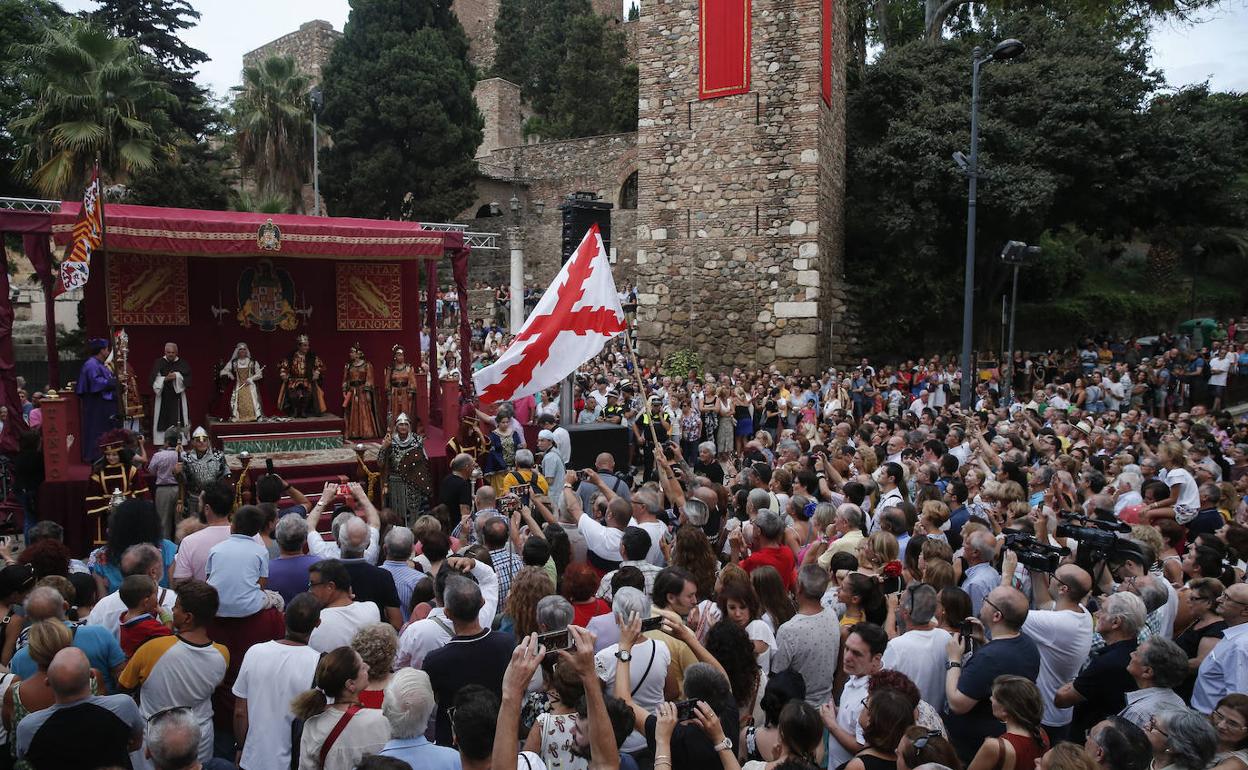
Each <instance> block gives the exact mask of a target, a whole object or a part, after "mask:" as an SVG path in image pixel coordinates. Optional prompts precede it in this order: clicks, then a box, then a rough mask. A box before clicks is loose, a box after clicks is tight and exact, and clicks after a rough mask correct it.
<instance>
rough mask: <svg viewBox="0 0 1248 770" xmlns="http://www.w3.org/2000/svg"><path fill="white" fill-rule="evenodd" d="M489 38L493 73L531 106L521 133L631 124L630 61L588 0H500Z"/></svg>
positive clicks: (605, 129) (579, 131)
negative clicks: (492, 41)
mask: <svg viewBox="0 0 1248 770" xmlns="http://www.w3.org/2000/svg"><path fill="white" fill-rule="evenodd" d="M495 40H496V41H497V43H498V52H497V55H496V57H495V65H494V74H495V75H496V76H498V77H502V78H506V79H507V80H510V81H512V82H513V83H516V84H517V85H519V86H520V89H521V93H522V94H523V96H524V98H525V100H526V101H527V102H528V103H529V104H530V105H531V106H532V107H533V110H534V112H535V113H536V116H535V118H534V119H533V120H532V121H531V122H530V123H529V125H527V126H526V131H527V132H528V133H531V134H539V135H541V136H544V137H547V138H552V139H568V138H574V137H578V136H593V135H596V134H606V133H615V132H618V131H633V130H636V127H637V88H638V86H637V72H636V67H635V66H634V65H631V64H629V63H628V51H627V48H626V46H625V41H624V34H623V33H622V32H621V31H620V30H619V29H616V28H615V24H614V22H612V21H611V20H610V19H609V18H608V17H605V16H599V15H598V14H597V13H595V12H594V9H593V7H592V6H591V5H590V3H589V0H503V2H502V3H501V5H500V6H499V15H498V21H497V23H496V26H495Z"/></svg>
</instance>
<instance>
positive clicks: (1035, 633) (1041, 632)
mask: <svg viewBox="0 0 1248 770" xmlns="http://www.w3.org/2000/svg"><path fill="white" fill-rule="evenodd" d="M1017 569H1018V554H1017V553H1016V552H1015V551H1013V550H1008V551H1006V552H1005V556H1004V557H1003V559H1002V563H1001V584H1002V585H1006V586H1008V585H1012V584H1013V581H1014V572H1015V571H1016V570H1017ZM1029 571H1030V572H1031V585H1032V590H1033V593H1034V594H1035V601H1036V604H1037V605H1038V607H1039V608H1038V609H1033V610H1031V611H1030V612H1028V613H1027V620H1026V622H1024V623H1023V634H1025V635H1026V636H1028V637H1030V638H1031V640H1032V641H1033V642H1035V643H1036V647H1037V648H1038V649H1039V651H1040V676H1039V678H1038V679H1036V686H1037V687H1039V688H1040V694H1041V695H1042V696H1043V697H1044V719H1043V722H1042V724H1043V725H1044V731H1045V732H1046V733H1048V734H1049V739H1050V740H1051V741H1052V742H1054V743H1056V742H1058V741H1063V740H1066V738H1067V736H1068V735H1069V734H1070V723H1071V720H1072V719H1073V718H1074V709H1073V708H1058V707H1057V706H1056V705H1055V703H1054V699H1055V697H1056V696H1057V691H1058V689H1059V688H1060V687H1061V686H1062V685H1064V684H1066V683H1067V682H1069V681H1071V680H1073V679H1074V678H1075V675H1076V674H1078V673H1079V669H1080V668H1081V667H1082V666H1083V664H1084V663H1086V662H1087V660H1088V653H1089V652H1090V651H1091V650H1092V622H1091V618H1090V616H1089V614H1088V611H1087V610H1085V609H1084V608H1083V606H1082V605H1080V601H1082V600H1083V598H1084V597H1085V596H1087V595H1088V593H1090V592H1091V590H1092V576H1091V575H1089V574H1088V573H1087V572H1086V571H1085V570H1084V569H1083V568H1082V567H1079V566H1077V565H1074V564H1063V565H1062V566H1060V567H1058V568H1057V569H1056V570H1055V571H1053V572H1051V573H1045V572H1038V571H1036V570H1031V569H1030V568H1029ZM1050 597H1052V601H1051V602H1050ZM1050 604H1051V605H1052V609H1047V606H1048V605H1050Z"/></svg>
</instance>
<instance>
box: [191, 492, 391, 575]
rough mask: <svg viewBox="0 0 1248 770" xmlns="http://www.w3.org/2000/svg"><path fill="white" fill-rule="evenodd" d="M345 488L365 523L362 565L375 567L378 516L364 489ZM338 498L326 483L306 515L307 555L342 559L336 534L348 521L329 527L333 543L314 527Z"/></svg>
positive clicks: (340, 519) (378, 545) (338, 518)
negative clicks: (366, 535) (366, 523)
mask: <svg viewBox="0 0 1248 770" xmlns="http://www.w3.org/2000/svg"><path fill="white" fill-rule="evenodd" d="M347 487H348V489H349V490H350V493H351V497H352V498H353V500H354V508H355V514H354V515H356V516H360V517H361V518H363V519H364V520H365V521H366V522H368V546H367V547H366V548H365V549H364V561H366V562H368V563H369V564H376V563H377V554H378V553H379V551H380V548H381V543H380V539H381V534H380V532H381V516H380V515H378V513H377V509H376V508H374V507H373V504H372V502H371V501H370V500H369V499H368V495H367V494H365V492H364V488H363V487H361V486H360V485H359V484H358V483H357V482H354V481H352V482H351V483H349V484H348V485H347ZM338 496H339V495H338V485H337V484H334V483H328V484H326V485H325V489H324V491H322V492H321V497H320V499H319V500H317V501H316V505H314V506H312V510H310V511H308V553H310V554H312V555H313V556H319V557H320V558H322V559H338V558H340V557H341V556H342V551H340V550H339V548H338V530H339V528H341V527H342V524H343V522H345V521H346V519H347V517H345V516H342V515H341V514H339V515H338V516H336V517H334V523H333V525H332V526H331V530H332V532H333V536H334V539H333V540H326V539H325V538H323V537H321V533H320V532H318V531H317V527H319V526H320V523H321V514H322V513H324V512H325V511H326V510H329V509H331V508H332V506H333V504H334V502H335V501H336V500H337V499H338ZM344 502H346V503H347V504H348V505H351V504H352V501H350V500H344ZM188 539H189V538H188Z"/></svg>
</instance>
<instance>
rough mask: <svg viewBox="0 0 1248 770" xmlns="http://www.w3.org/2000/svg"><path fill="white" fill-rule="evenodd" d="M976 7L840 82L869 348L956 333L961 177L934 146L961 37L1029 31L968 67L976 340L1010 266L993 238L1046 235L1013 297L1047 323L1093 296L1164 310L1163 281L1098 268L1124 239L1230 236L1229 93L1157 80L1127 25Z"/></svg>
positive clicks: (954, 126)
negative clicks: (1002, 57) (975, 184)
mask: <svg viewBox="0 0 1248 770" xmlns="http://www.w3.org/2000/svg"><path fill="white" fill-rule="evenodd" d="M976 23H977V24H978V25H980V26H979V28H978V29H977V30H975V31H973V32H966V33H965V34H963V35H962V36H960V37H957V38H954V39H952V40H949V41H946V42H944V43H943V44H941V45H935V46H934V45H930V44H927V43H924V42H922V41H912V42H908V43H905V44H902V45H896V46H894V47H892V48H889V49H887V50H886V51H884V52H883V53H882V54H881V55H880V56H879V58H878V59H877V60H876V61H875V62H873V63H872V64H870V65H868V66H867V67H866V68H865V69H864V71H863V74H862V77H861V79H860V80H859V81H858V82H856V83H854V84H852V90H851V92H850V94H849V98H848V105H847V115H848V127H847V130H848V149H847V174H846V179H847V191H846V195H847V203H846V236H847V244H846V264H847V274H848V277H849V279H850V280H851V281H852V282H853V283H854V284H855V286H857V287H858V292H857V297H858V299H859V300H860V303H859V315H860V318H861V320H862V321H863V322H864V327H865V328H869V329H872V330H873V332H874V334H876V335H877V336H876V337H875V338H873V339H872V340H871V341H870V344H871V347H872V349H877V350H888V351H892V352H897V353H917V352H919V351H922V350H930V349H932V348H934V347H936V348H939V347H952V346H953V345H954V344H955V343H956V339H957V337H958V334H959V330H960V328H961V324H960V321H961V308H962V300H961V297H962V288H963V284H962V277H963V269H962V266H963V261H964V256H965V237H966V229H965V228H966V180H965V177H964V176H963V175H962V174H961V173H960V172H959V171H958V169H957V167H956V166H954V165H953V164H952V163H951V162H950V160H949V157H950V155H951V154H952V153H953V152H954V151H958V150H961V151H965V150H966V149H967V146H968V144H969V138H968V136H969V120H968V114H969V91H970V58H971V56H970V54H971V48H972V47H973V46H974V45H975V44H981V45H983V44H988V43H989V42H990V41H993V40H998V39H1001V38H1004V37H1007V36H1008V37H1018V38H1019V39H1021V40H1024V41H1026V43H1027V45H1028V51H1027V53H1026V54H1025V56H1024V57H1023V58H1021V59H1018V60H1015V61H1012V62H1009V63H996V64H991V65H989V66H988V67H986V68H985V69H984V71H983V76H982V94H981V109H980V120H981V123H980V126H981V153H980V164H981V175H982V177H981V181H980V187H979V225H978V239H977V246H978V248H977V254H976V259H977V261H976V319H977V322H978V323H977V338H978V340H977V341H978V342H979V343H980V345H984V346H987V345H989V344H990V343H991V342H992V338H993V337H994V335H995V334H996V332H997V331H998V329H999V317H1000V312H999V308H1000V301H1001V296H1002V294H1003V293H1004V292H1007V291H1008V290H1009V279H1010V277H1011V274H1012V271H1011V270H1010V269H1007V267H1006V266H1005V265H1003V264H1002V263H1001V261H1000V259H999V258H998V254H999V251H1000V248H1001V244H1002V243H1004V242H1005V241H1006V240H1011V239H1013V240H1024V241H1027V242H1029V243H1038V244H1040V245H1041V246H1042V247H1043V248H1044V249H1045V256H1044V258H1043V259H1042V260H1041V263H1040V264H1039V265H1036V266H1032V267H1028V268H1026V269H1025V270H1024V271H1023V274H1022V280H1021V288H1022V294H1021V296H1022V299H1024V300H1026V301H1033V302H1037V303H1043V305H1044V308H1045V310H1044V313H1045V315H1044V317H1045V318H1046V319H1047V320H1046V328H1047V329H1050V330H1054V329H1056V327H1057V325H1059V324H1060V323H1063V322H1064V320H1063V319H1067V320H1071V321H1072V322H1074V321H1080V322H1082V321H1084V320H1087V318H1086V314H1087V313H1088V312H1095V311H1096V309H1097V308H1100V309H1101V311H1104V310H1105V309H1107V308H1114V309H1116V311H1118V310H1120V311H1121V312H1122V313H1123V314H1124V317H1125V318H1130V319H1134V320H1137V321H1141V322H1142V321H1145V320H1154V319H1156V318H1159V317H1161V316H1164V315H1165V314H1166V313H1167V312H1170V311H1173V310H1174V309H1175V305H1174V303H1173V302H1170V301H1169V300H1167V299H1166V297H1165V296H1163V295H1165V294H1166V292H1167V291H1168V290H1169V291H1170V293H1173V287H1172V286H1167V285H1164V284H1163V285H1155V284H1156V282H1148V281H1142V282H1141V285H1139V286H1138V287H1136V288H1134V289H1132V291H1128V290H1127V289H1125V288H1123V286H1122V284H1121V283H1120V282H1118V281H1115V280H1113V276H1114V275H1115V273H1116V271H1118V270H1119V269H1120V266H1119V259H1120V256H1121V255H1122V254H1123V253H1124V251H1126V250H1127V247H1128V245H1129V244H1130V243H1132V242H1134V241H1145V242H1150V241H1153V240H1164V241H1167V242H1170V243H1172V244H1173V245H1172V247H1171V249H1172V251H1174V252H1175V253H1176V254H1177V255H1180V256H1185V255H1186V254H1187V253H1188V252H1189V251H1190V248H1191V246H1192V244H1194V243H1196V242H1198V241H1199V242H1202V243H1204V244H1205V249H1206V250H1207V251H1208V252H1209V254H1210V255H1211V256H1215V257H1216V258H1217V259H1225V258H1229V257H1228V255H1231V254H1240V253H1242V252H1243V251H1245V250H1243V249H1240V248H1239V246H1242V245H1248V237H1245V238H1241V237H1240V236H1241V235H1243V234H1244V233H1243V227H1244V225H1245V222H1246V220H1248V217H1246V216H1245V204H1244V202H1245V200H1246V198H1248V196H1245V195H1244V185H1243V180H1244V178H1245V172H1246V171H1248V169H1246V164H1248V154H1246V152H1245V151H1246V150H1248V137H1246V135H1245V131H1246V130H1248V129H1246V128H1245V127H1246V126H1248V121H1245V117H1246V115H1245V112H1244V110H1245V109H1248V106H1246V104H1245V99H1244V97H1242V96H1232V95H1225V94H1210V93H1208V91H1207V90H1206V89H1203V88H1196V89H1184V90H1181V91H1179V92H1177V93H1172V94H1163V92H1162V91H1161V89H1162V86H1163V83H1162V82H1161V80H1160V78H1159V77H1158V76H1157V75H1155V74H1154V73H1152V72H1150V71H1149V70H1148V66H1147V55H1148V51H1147V48H1146V47H1145V46H1144V45H1143V43H1142V42H1141V41H1140V39H1139V38H1138V36H1137V35H1136V33H1135V32H1132V33H1131V34H1127V35H1124V34H1123V32H1122V30H1121V29H1119V28H1116V27H1114V26H1113V25H1107V24H1104V23H1102V22H1100V21H1097V20H1095V19H1089V18H1088V17H1086V16H1082V15H1078V14H1074V15H1071V16H1070V17H1067V18H1059V17H1057V16H1056V15H1055V14H1053V13H1051V12H1049V13H1042V12H1031V13H1025V14H1024V13H1011V14H1005V13H1002V12H997V11H988V12H984V13H982V14H980V15H979V16H978V17H977V18H976ZM1215 244H1216V245H1215ZM1237 244H1238V245H1237ZM1101 278H1104V279H1105V280H1104V281H1103V282H1102V283H1098V282H1097V281H1098V280H1099V279H1101ZM1024 307H1025V306H1024ZM1022 317H1023V313H1022V311H1021V310H1020V319H1021V318H1022ZM1092 326H1098V324H1095V323H1094V324H1092ZM1086 328H1087V327H1086V326H1085V327H1084V329H1085V330H1086ZM1054 333H1056V332H1054Z"/></svg>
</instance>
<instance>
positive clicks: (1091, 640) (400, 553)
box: [0, 325, 1248, 770]
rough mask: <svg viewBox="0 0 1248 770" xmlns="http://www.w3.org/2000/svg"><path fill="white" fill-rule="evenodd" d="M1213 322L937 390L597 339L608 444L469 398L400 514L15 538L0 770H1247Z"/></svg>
mask: <svg viewBox="0 0 1248 770" xmlns="http://www.w3.org/2000/svg"><path fill="white" fill-rule="evenodd" d="M1243 331H1244V332H1245V333H1248V328H1245V329H1244V330H1243ZM1239 333H1240V329H1238V328H1236V327H1235V326H1234V325H1231V327H1230V328H1228V329H1227V338H1226V339H1223V340H1218V339H1211V340H1210V341H1209V342H1210V346H1209V351H1208V352H1207V353H1206V352H1204V351H1202V350H1201V347H1202V346H1199V345H1194V344H1190V343H1184V342H1182V341H1178V340H1176V341H1174V342H1173V344H1171V342H1170V341H1159V344H1158V346H1157V347H1156V349H1155V350H1150V351H1147V352H1146V353H1145V352H1142V351H1140V350H1139V349H1138V348H1137V347H1136V346H1135V345H1134V344H1131V343H1125V344H1123V343H1117V342H1113V341H1101V340H1096V341H1090V342H1089V343H1088V344H1085V345H1081V346H1080V347H1079V348H1078V349H1076V350H1075V351H1072V352H1070V353H1068V354H1065V355H1051V356H1045V357H1043V358H1032V357H1029V356H1022V357H1020V361H1021V362H1023V363H1021V364H1020V366H1018V367H1016V371H1015V372H1013V373H1011V372H1010V371H1009V370H1006V372H1005V377H1006V378H1009V379H1012V382H1011V384H1012V385H1014V387H1013V389H1012V391H1013V394H1012V396H1011V395H1010V394H1007V393H1006V392H1005V389H1004V388H1003V387H1002V386H1003V385H1004V381H1003V380H1002V378H1001V376H1000V375H999V374H998V373H997V372H996V371H995V370H986V371H984V372H983V373H982V379H981V380H980V381H979V382H977V383H976V388H975V390H976V393H977V395H976V398H975V400H974V401H975V403H973V404H972V405H971V407H969V408H966V409H964V408H962V407H961V406H960V405H959V400H958V392H959V386H960V382H959V380H958V374H957V372H956V367H951V366H950V365H949V364H950V362H949V361H948V360H942V359H941V358H939V357H932V358H929V359H927V360H923V361H919V362H917V363H907V364H903V365H902V366H897V367H875V366H872V365H871V363H870V362H869V361H867V360H863V361H861V362H860V363H859V364H858V365H857V366H855V367H851V368H850V369H848V370H837V369H832V370H828V371H826V372H823V373H821V374H818V375H813V374H812V375H804V374H803V373H801V372H779V371H775V370H771V371H766V370H759V371H752V372H747V371H743V370H736V371H733V372H731V373H728V372H726V373H723V374H722V375H719V376H714V377H711V376H705V377H679V376H676V377H670V376H665V375H662V374H660V373H659V372H657V371H651V370H649V369H648V368H647V367H646V366H645V364H644V362H643V361H640V360H638V361H637V364H636V365H634V364H632V361H634V360H635V358H634V356H632V355H626V354H625V353H626V351H622V350H620V349H619V348H618V347H609V348H608V349H607V350H606V351H604V353H603V354H602V355H601V356H600V357H599V358H598V359H596V360H595V361H593V362H590V363H589V364H587V365H586V366H585V367H583V368H582V370H581V372H580V375H579V378H578V388H577V391H576V401H577V403H576V404H575V405H574V406H575V408H574V410H573V415H574V417H573V419H574V422H576V423H588V422H618V423H619V424H621V425H624V426H626V427H627V429H628V430H627V431H626V432H625V433H626V435H627V436H628V437H629V446H628V448H627V450H622V451H621V452H617V453H614V454H613V453H604V454H602V455H599V456H598V457H597V458H596V461H595V462H594V464H593V467H590V468H585V469H581V470H572V469H571V460H572V458H571V444H572V440H573V439H572V435H574V434H575V428H574V429H573V431H572V432H571V433H570V432H569V430H568V428H569V427H573V426H570V425H566V424H562V423H561V420H560V417H559V409H558V403H557V400H556V399H555V398H554V397H553V395H554V394H541V396H539V397H538V398H529V399H521V400H519V401H517V402H515V403H509V404H504V405H501V406H500V407H498V408H497V409H494V408H484V407H483V409H484V411H482V412H481V413H479V418H480V419H481V420H482V422H483V430H484V431H485V433H486V437H487V439H488V445H487V446H486V447H485V452H484V453H483V454H481V455H480V456H474V455H473V454H471V453H461V454H458V455H456V456H454V457H453V458H452V459H451V460H450V463H449V471H450V472H449V474H448V475H446V476H445V477H444V478H442V479H441V480H440V483H439V485H438V489H437V491H436V494H435V495H434V498H435V499H432V500H430V501H429V502H430V504H431V506H432V510H431V512H430V514H428V515H424V516H421V517H419V518H418V519H416V520H415V521H414V522H412V523H411V526H404V520H403V518H402V517H400V516H397V515H396V514H395V513H394V512H393V511H390V510H387V509H380V510H379V509H378V507H376V506H375V505H374V503H373V502H372V501H371V500H370V499H369V497H368V495H367V494H366V492H365V490H364V489H363V488H362V487H361V486H360V485H358V484H350V485H344V486H340V485H338V484H332V483H331V484H326V486H325V488H324V490H323V491H322V493H321V494H320V496H319V497H317V496H314V495H309V496H308V497H304V495H302V494H300V493H299V492H298V490H296V489H294V488H292V487H290V485H289V484H287V483H286V482H284V481H283V480H282V479H281V478H280V477H277V476H268V477H266V478H265V479H264V480H262V483H260V484H257V487H256V504H255V505H243V506H236V503H235V495H234V490H233V488H232V487H231V485H230V484H228V483H226V482H213V483H211V484H208V485H207V486H206V487H205V488H204V489H203V491H202V493H201V494H200V495H199V500H198V505H199V511H198V517H192V518H191V519H189V520H188V522H184V524H183V525H182V526H180V527H179V528H178V530H177V533H176V535H175V539H176V541H177V542H174V541H173V540H171V539H168V538H167V531H166V529H165V528H164V526H163V525H162V521H161V519H160V516H159V514H158V513H157V511H156V509H155V506H154V504H153V503H151V502H149V501H147V500H141V499H137V500H129V501H126V502H124V503H122V504H121V505H119V506H117V507H116V508H115V510H113V511H112V513H111V514H110V518H109V526H108V530H107V542H106V543H105V544H104V545H103V546H101V547H100V548H99V549H97V550H96V551H94V552H93V553H92V554H90V557H89V558H87V557H88V555H87V554H73V553H70V551H69V550H68V549H67V547H66V546H65V544H64V543H63V532H62V531H61V530H60V527H59V526H57V525H56V524H54V523H53V522H50V521H42V522H37V523H34V524H33V525H32V526H31V528H30V530H29V533H28V536H27V538H26V542H25V544H24V546H23V547H22V548H21V549H20V550H17V551H16V552H15V553H12V554H9V555H8V556H9V558H8V561H9V562H10V563H9V564H8V565H7V566H5V567H4V568H3V569H0V617H3V618H4V621H3V623H2V624H0V625H2V626H3V629H2V630H0V664H3V665H4V666H5V667H6V668H7V672H6V673H5V674H4V677H3V681H0V689H2V690H3V701H2V703H3V708H2V712H0V716H2V719H3V730H4V733H3V734H4V741H5V742H6V744H7V748H6V749H5V750H3V751H0V766H9V765H13V766H19V767H30V768H36V770H44V769H45V768H47V769H49V770H52V769H55V770H60V769H61V768H76V767H84V768H87V767H90V768H94V767H114V766H116V767H153V768H157V769H158V770H194V769H195V768H199V767H206V768H210V770H211V769H212V768H222V767H241V768H246V769H247V770H268V769H269V768H272V769H273V770H283V769H284V768H287V767H295V768H300V769H301V770H320V769H322V768H323V769H325V770H354V769H355V768H368V769H374V768H387V769H390V768H398V769H399V770H402V769H403V768H412V769H413V770H415V769H417V768H426V767H429V768H448V769H449V768H487V767H488V768H495V769H496V770H510V768H518V767H524V768H525V770H535V769H536V768H542V767H549V768H570V769H577V770H580V769H583V768H591V767H592V768H608V767H609V768H616V767H626V768H633V767H635V768H656V769H657V770H683V769H684V768H687V767H688V768H703V767H706V768H738V767H744V768H748V769H749V770H761V769H762V768H767V769H768V770H770V769H771V768H785V770H799V769H801V770H806V769H809V768H828V770H841V769H842V768H845V769H847V770H886V769H890V768H897V769H898V770H916V769H917V768H919V767H921V766H922V767H925V769H926V768H937V767H943V768H949V769H950V770H964V769H969V770H998V768H999V770H1016V769H1017V770H1031V768H1032V767H1033V766H1034V767H1036V768H1039V770H1096V768H1105V769H1106V770H1149V769H1150V768H1156V770H1171V769H1172V770H1210V769H1212V770H1248V695H1246V694H1245V693H1248V584H1246V583H1245V582H1244V569H1245V563H1244V561H1243V559H1244V557H1245V556H1248V502H1246V500H1248V420H1246V419H1244V418H1242V417H1241V418H1235V417H1233V416H1232V415H1231V413H1230V412H1227V411H1225V409H1224V408H1225V407H1226V406H1227V405H1228V404H1227V403H1226V400H1227V393H1228V391H1227V387H1228V384H1231V385H1233V384H1234V379H1235V378H1236V377H1239V376H1242V375H1243V374H1248V371H1245V370H1244V369H1242V368H1241V362H1240V361H1239V360H1238V359H1237V358H1236V357H1235V356H1237V355H1238V354H1239V352H1240V351H1241V350H1242V345H1241V344H1240V343H1239V342H1238V341H1237V338H1238V336H1239ZM1237 346H1238V347H1237ZM1194 359H1199V363H1198V364H1193V360H1194ZM1028 362H1029V363H1028ZM1224 367H1225V368H1224ZM1158 371H1165V372H1169V373H1170V376H1168V377H1167V378H1166V382H1165V386H1164V388H1159V387H1157V380H1156V376H1155V375H1154V374H1153V373H1154V372H1158ZM1176 372H1177V375H1176V374H1175V373H1176ZM1219 375H1220V376H1221V377H1222V379H1221V380H1220V381H1219V380H1215V379H1211V378H1216V377H1218V376H1219ZM1171 377H1177V381H1176V380H1174V379H1171ZM1172 389H1173V390H1172ZM1159 392H1160V393H1161V397H1160V399H1158V393H1159ZM1215 399H1220V401H1216V402H1215ZM530 426H531V427H530ZM526 428H529V429H530V430H535V431H536V437H537V438H536V442H535V446H533V447H531V448H530V447H528V446H527V442H526V441H525V439H524V434H525V430H526ZM617 455H622V456H617ZM309 498H311V499H309ZM326 525H328V526H326ZM322 529H327V530H328V531H326V532H322V531H321V530H322Z"/></svg>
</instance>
